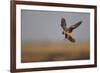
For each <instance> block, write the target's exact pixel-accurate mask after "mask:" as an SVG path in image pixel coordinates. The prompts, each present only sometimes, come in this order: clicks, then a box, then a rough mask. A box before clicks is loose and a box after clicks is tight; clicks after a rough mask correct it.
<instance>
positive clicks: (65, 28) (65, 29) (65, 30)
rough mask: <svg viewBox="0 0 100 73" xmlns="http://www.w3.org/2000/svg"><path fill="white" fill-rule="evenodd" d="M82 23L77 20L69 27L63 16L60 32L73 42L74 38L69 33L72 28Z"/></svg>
mask: <svg viewBox="0 0 100 73" xmlns="http://www.w3.org/2000/svg"><path fill="white" fill-rule="evenodd" d="M81 23H82V21H79V22H77V23H75V24H74V25H71V26H70V27H69V28H68V27H67V25H66V20H65V18H62V19H61V27H62V29H63V32H62V34H63V35H64V36H65V39H68V40H69V41H71V42H73V43H74V42H75V39H74V38H73V37H72V36H71V33H72V31H73V30H74V29H76V28H77V27H78V26H79V25H80V24H81Z"/></svg>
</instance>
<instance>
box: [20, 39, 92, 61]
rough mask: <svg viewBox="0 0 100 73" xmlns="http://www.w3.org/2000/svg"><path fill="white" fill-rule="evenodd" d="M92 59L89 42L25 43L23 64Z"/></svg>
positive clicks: (22, 45) (22, 47)
mask: <svg viewBox="0 0 100 73" xmlns="http://www.w3.org/2000/svg"><path fill="white" fill-rule="evenodd" d="M89 58H90V45H89V42H86V41H85V42H77V43H71V42H67V41H60V42H24V43H22V44H21V62H22V63H25V62H43V61H44V62H45V61H64V60H66V61H67V60H86V59H89Z"/></svg>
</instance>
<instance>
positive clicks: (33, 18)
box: [21, 10, 90, 41]
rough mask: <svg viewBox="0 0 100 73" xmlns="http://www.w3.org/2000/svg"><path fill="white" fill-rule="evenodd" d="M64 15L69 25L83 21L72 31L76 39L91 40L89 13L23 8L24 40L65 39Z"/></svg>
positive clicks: (22, 26) (22, 31)
mask: <svg viewBox="0 0 100 73" xmlns="http://www.w3.org/2000/svg"><path fill="white" fill-rule="evenodd" d="M62 17H63V18H65V19H66V24H67V26H71V25H73V24H75V23H76V22H78V21H83V22H82V24H81V25H80V26H79V27H78V28H76V29H75V30H74V31H73V32H72V37H73V38H75V39H76V40H90V14H89V13H82V12H81V13H79V12H54V11H36V10H21V21H22V22H21V28H22V29H21V34H22V35H21V37H22V40H23V41H32V40H33V41H34V40H39V41H40V40H63V39H64V35H62V31H63V29H62V28H61V26H60V24H61V18H62Z"/></svg>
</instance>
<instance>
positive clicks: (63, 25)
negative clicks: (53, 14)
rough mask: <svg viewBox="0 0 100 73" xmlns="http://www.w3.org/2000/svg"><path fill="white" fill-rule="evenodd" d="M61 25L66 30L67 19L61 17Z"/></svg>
mask: <svg viewBox="0 0 100 73" xmlns="http://www.w3.org/2000/svg"><path fill="white" fill-rule="evenodd" d="M61 27H62V28H63V30H66V20H65V19H64V18H62V19H61Z"/></svg>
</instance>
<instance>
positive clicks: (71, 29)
mask: <svg viewBox="0 0 100 73" xmlns="http://www.w3.org/2000/svg"><path fill="white" fill-rule="evenodd" d="M81 23H82V21H79V22H77V23H75V24H74V25H72V26H71V27H69V32H72V31H73V30H74V29H75V28H77V27H78V26H79V25H80V24H81Z"/></svg>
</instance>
